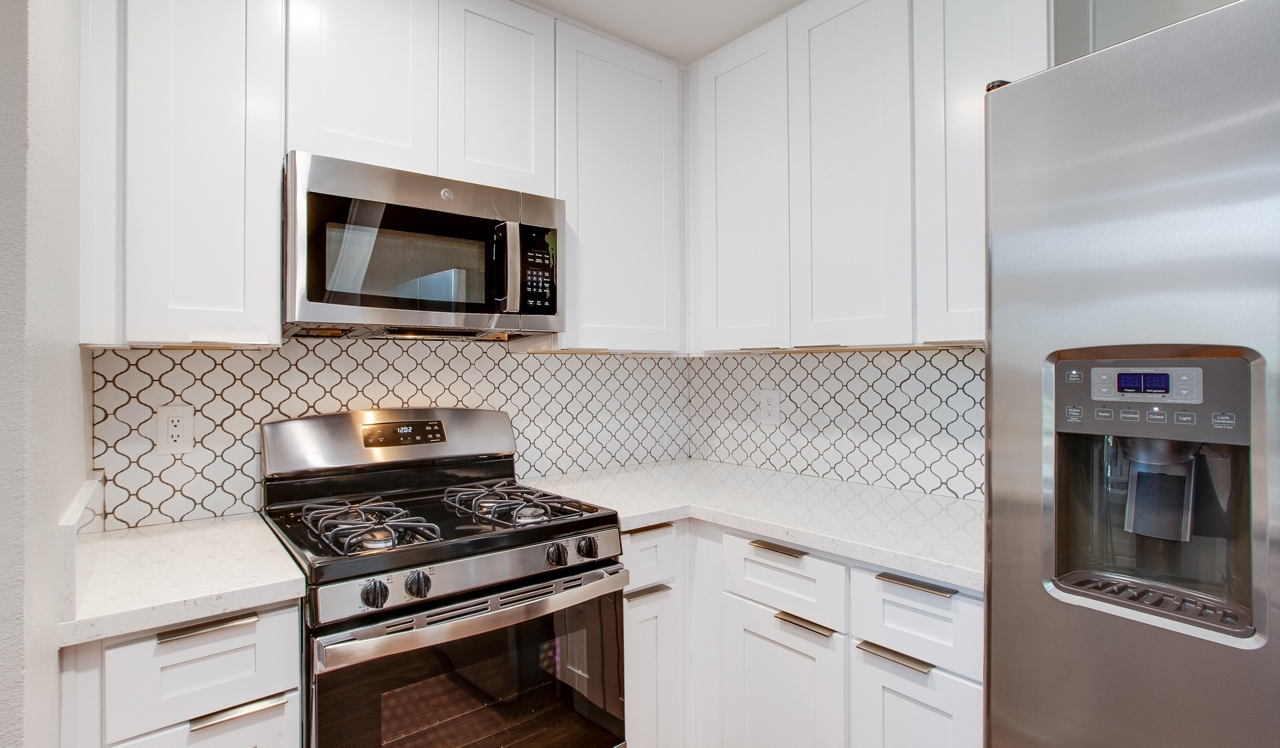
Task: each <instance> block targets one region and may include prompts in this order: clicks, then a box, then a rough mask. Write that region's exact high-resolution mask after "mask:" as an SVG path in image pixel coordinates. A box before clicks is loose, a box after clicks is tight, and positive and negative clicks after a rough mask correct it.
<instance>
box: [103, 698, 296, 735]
mask: <svg viewBox="0 0 1280 748" xmlns="http://www.w3.org/2000/svg"><path fill="white" fill-rule="evenodd" d="M299 701H300V699H299V697H298V692H297V691H290V692H289V693H287V694H281V695H279V696H270V697H268V698H265V699H259V700H258V701H254V702H251V703H248V704H244V705H243V706H238V707H235V708H234V709H228V710H226V711H225V712H217V713H214V714H210V715H207V716H205V717H202V718H201V719H196V720H192V721H191V722H184V723H183V724H181V725H175V726H173V727H170V728H168V729H167V730H160V731H158V732H153V733H151V734H150V735H146V736H143V737H141V738H136V739H134V740H129V741H126V742H124V743H116V744H115V745H114V746H113V747H112V748H187V747H188V746H192V747H193V748H194V746H200V748H244V746H254V747H255V748H297V747H298V745H299V744H301V742H302V714H301V713H302V709H301V707H300V706H299Z"/></svg>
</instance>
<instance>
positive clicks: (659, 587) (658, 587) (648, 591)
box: [622, 584, 671, 602]
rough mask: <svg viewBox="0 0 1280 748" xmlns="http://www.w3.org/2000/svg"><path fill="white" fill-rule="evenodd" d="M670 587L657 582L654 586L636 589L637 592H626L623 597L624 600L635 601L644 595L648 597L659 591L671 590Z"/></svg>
mask: <svg viewBox="0 0 1280 748" xmlns="http://www.w3.org/2000/svg"><path fill="white" fill-rule="evenodd" d="M670 589H671V588H670V587H668V586H667V585H665V584H655V585H653V586H652V587H645V588H644V589H642V590H636V591H635V592H626V593H623V595H622V599H623V600H626V601H627V602H634V601H636V600H639V599H640V598H642V597H648V596H650V595H656V594H658V593H659V592H667V591H669V590H670Z"/></svg>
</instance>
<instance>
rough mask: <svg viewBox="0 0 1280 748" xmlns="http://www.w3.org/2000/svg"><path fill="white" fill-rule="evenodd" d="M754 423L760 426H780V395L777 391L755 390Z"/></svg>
mask: <svg viewBox="0 0 1280 748" xmlns="http://www.w3.org/2000/svg"><path fill="white" fill-rule="evenodd" d="M756 402H758V403H759V406H758V407H757V408H756V423H758V424H760V425H761V426H781V425H782V393H781V392H779V391H778V390H756Z"/></svg>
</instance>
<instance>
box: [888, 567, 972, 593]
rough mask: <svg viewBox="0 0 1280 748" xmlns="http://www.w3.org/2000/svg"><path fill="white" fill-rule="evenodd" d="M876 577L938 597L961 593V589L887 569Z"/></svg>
mask: <svg viewBox="0 0 1280 748" xmlns="http://www.w3.org/2000/svg"><path fill="white" fill-rule="evenodd" d="M876 579H879V580H880V581H881V582H888V583H889V584H896V585H899V586H901V587H910V588H911V589H913V590H920V591H921V592H928V593H929V594H930V595H937V596H938V597H951V596H952V595H958V594H960V590H953V589H951V588H950V587H943V586H942V585H940V584H929V583H928V582H921V581H920V580H919V579H912V578H911V577H904V576H902V575H901V574H892V573H890V572H887V571H885V572H881V573H879V574H877V575H876Z"/></svg>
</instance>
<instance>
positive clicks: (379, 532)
mask: <svg viewBox="0 0 1280 748" xmlns="http://www.w3.org/2000/svg"><path fill="white" fill-rule="evenodd" d="M302 514H303V520H304V521H305V522H306V523H307V526H308V527H310V528H311V529H312V530H313V531H314V532H315V533H316V535H318V536H320V538H322V539H323V540H324V542H325V543H326V544H327V545H328V546H329V547H330V548H332V549H333V550H334V551H335V552H337V553H338V554H339V555H342V556H350V555H352V554H355V553H361V552H364V551H385V550H387V549H389V548H395V547H396V546H398V545H415V544H418V543H431V542H434V541H437V540H439V539H440V528H439V527H438V526H437V525H433V524H431V523H430V522H427V521H426V520H425V519H422V518H421V517H414V516H413V515H411V514H409V512H408V510H406V509H401V508H400V507H398V506H396V505H395V504H392V503H391V502H389V501H383V500H382V497H381V496H375V497H374V498H372V499H367V500H365V501H362V502H359V503H356V504H353V503H351V502H350V501H345V500H341V499H336V500H333V501H326V502H322V503H315V504H307V505H306V506H304V507H302Z"/></svg>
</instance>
